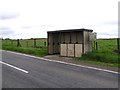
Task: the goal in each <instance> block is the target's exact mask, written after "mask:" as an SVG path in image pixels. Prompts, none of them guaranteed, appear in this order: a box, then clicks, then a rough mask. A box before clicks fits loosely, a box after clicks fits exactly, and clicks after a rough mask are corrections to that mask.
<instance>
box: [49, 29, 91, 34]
mask: <svg viewBox="0 0 120 90" xmlns="http://www.w3.org/2000/svg"><path fill="white" fill-rule="evenodd" d="M79 31H90V32H92V31H93V30H91V29H84V28H82V29H66V30H55V31H47V32H48V33H58V32H79Z"/></svg>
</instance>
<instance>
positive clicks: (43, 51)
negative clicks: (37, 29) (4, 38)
mask: <svg viewBox="0 0 120 90" xmlns="http://www.w3.org/2000/svg"><path fill="white" fill-rule="evenodd" d="M2 49H3V50H9V51H15V52H21V53H25V54H30V55H35V56H41V57H42V56H45V55H47V48H25V47H12V46H2Z"/></svg>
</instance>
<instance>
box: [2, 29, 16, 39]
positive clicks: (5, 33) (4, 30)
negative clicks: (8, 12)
mask: <svg viewBox="0 0 120 90" xmlns="http://www.w3.org/2000/svg"><path fill="white" fill-rule="evenodd" d="M10 34H14V31H13V30H11V28H9V27H2V28H0V37H4V36H7V35H10Z"/></svg>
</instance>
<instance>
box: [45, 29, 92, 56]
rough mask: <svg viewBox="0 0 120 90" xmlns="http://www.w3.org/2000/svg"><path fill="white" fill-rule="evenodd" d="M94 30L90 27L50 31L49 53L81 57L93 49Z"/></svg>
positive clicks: (48, 33) (48, 40)
mask: <svg viewBox="0 0 120 90" xmlns="http://www.w3.org/2000/svg"><path fill="white" fill-rule="evenodd" d="M92 32H93V30H89V29H69V30H57V31H48V32H47V35H48V39H47V42H48V54H60V56H68V57H81V55H82V54H84V53H87V52H91V51H92Z"/></svg>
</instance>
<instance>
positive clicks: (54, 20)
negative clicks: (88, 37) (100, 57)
mask: <svg viewBox="0 0 120 90" xmlns="http://www.w3.org/2000/svg"><path fill="white" fill-rule="evenodd" d="M118 1H119V0H0V37H3V38H11V39H20V38H23V39H24V38H46V37H47V31H53V30H63V29H74V28H77V29H79V28H86V29H92V30H93V31H94V32H97V37H98V38H117V37H118Z"/></svg>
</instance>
